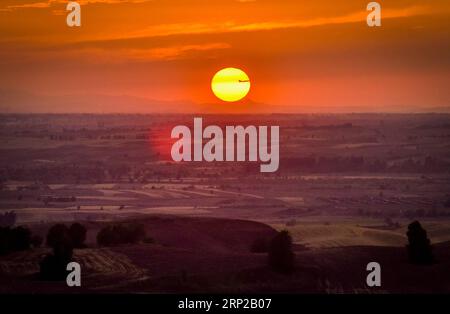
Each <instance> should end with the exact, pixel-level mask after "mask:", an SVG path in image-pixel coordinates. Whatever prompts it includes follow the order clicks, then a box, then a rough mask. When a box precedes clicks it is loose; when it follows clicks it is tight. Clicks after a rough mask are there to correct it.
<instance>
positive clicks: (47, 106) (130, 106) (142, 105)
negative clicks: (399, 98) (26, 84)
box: [0, 89, 450, 114]
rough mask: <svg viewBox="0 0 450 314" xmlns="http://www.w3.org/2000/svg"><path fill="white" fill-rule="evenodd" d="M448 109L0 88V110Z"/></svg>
mask: <svg viewBox="0 0 450 314" xmlns="http://www.w3.org/2000/svg"><path fill="white" fill-rule="evenodd" d="M314 112H319V113H350V112H355V113H356V112H361V113H366V112H367V113H370V112H387V113H390V112H392V113H426V112H436V113H450V105H448V106H439V107H415V108H410V107H406V106H402V107H400V106H399V107H398V108H392V107H389V108H381V107H377V108H367V107H364V106H361V107H358V106H337V105H335V106H327V107H323V106H322V107H318V106H280V105H278V106H277V105H271V104H264V103H258V102H254V101H252V100H245V101H243V102H238V103H220V102H216V103H201V104H197V103H194V102H192V101H184V100H180V101H164V100H156V99H151V98H145V97H137V96H131V95H115V96H112V95H105V94H77V95H75V94H73V95H45V94H37V93H30V92H25V91H11V90H2V89H0V113H236V114H239V113H242V114H245V113H314Z"/></svg>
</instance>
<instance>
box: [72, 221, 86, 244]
mask: <svg viewBox="0 0 450 314" xmlns="http://www.w3.org/2000/svg"><path fill="white" fill-rule="evenodd" d="M86 232H87V230H86V228H85V227H84V226H83V225H82V224H80V223H78V222H76V223H74V224H72V225H71V226H70V228H69V236H70V239H71V240H72V245H73V247H74V248H77V249H80V248H84V247H86V245H85V244H84V241H85V240H86Z"/></svg>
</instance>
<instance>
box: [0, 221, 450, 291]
mask: <svg viewBox="0 0 450 314" xmlns="http://www.w3.org/2000/svg"><path fill="white" fill-rule="evenodd" d="M129 222H139V223H142V224H144V225H145V229H146V233H147V235H148V236H151V237H152V238H153V239H154V243H139V244H133V245H121V246H115V247H109V248H99V247H96V246H95V235H96V233H97V232H98V230H100V228H101V227H103V226H104V225H106V224H107V222H90V223H85V225H86V226H87V227H88V230H89V232H88V245H89V248H87V249H80V250H75V254H74V258H75V260H76V261H78V262H79V263H80V264H81V266H82V287H81V288H68V287H67V286H66V285H65V282H42V281H39V280H38V279H37V276H36V274H37V272H38V270H39V261H40V260H41V259H42V258H43V256H44V255H45V254H46V253H47V252H48V251H49V249H47V248H41V249H33V250H29V251H24V252H17V253H13V254H9V255H6V256H2V257H0V282H1V283H2V284H1V285H0V292H3V293H18V292H20V293H24V292H34V293H55V292H56V293H71V292H89V293H103V292H124V293H145V292H213V293H214V292H234V293H239V292H287V293H396V292H399V293H443V292H446V293H449V292H450V273H449V271H448V270H449V269H450V243H441V244H439V245H435V246H434V253H435V256H436V258H437V263H435V264H434V265H431V266H415V265H411V264H409V263H408V261H407V258H406V250H405V248H401V247H376V246H365V247H336V248H322V249H311V250H304V249H301V248H300V247H296V270H295V271H294V273H293V274H291V275H282V274H277V273H274V272H273V271H271V270H270V269H269V268H268V267H267V266H266V265H267V256H266V254H265V253H252V252H251V250H250V246H251V244H252V243H253V241H254V240H255V239H257V238H261V237H263V238H271V237H273V236H274V235H275V233H276V231H275V230H274V229H272V228H271V227H269V226H267V225H265V224H262V223H258V222H252V221H243V220H231V219H216V218H193V217H176V216H151V217H144V218H140V219H135V220H132V221H127V223H129ZM33 228H34V230H35V232H37V233H43V232H44V231H45V229H46V228H48V226H45V225H37V226H34V227H33ZM369 262H378V263H380V265H381V268H382V286H381V287H380V288H369V287H367V286H366V276H367V273H368V272H367V271H366V265H367V263H369Z"/></svg>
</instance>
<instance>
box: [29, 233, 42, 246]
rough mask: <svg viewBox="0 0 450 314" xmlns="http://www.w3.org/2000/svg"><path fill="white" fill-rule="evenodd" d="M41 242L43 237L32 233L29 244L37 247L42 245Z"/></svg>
mask: <svg viewBox="0 0 450 314" xmlns="http://www.w3.org/2000/svg"><path fill="white" fill-rule="evenodd" d="M42 242H44V239H42V237H41V236H40V235H37V234H36V235H33V236H32V237H31V245H32V246H33V247H34V248H38V247H41V245H42Z"/></svg>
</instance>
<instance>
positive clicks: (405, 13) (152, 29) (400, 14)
mask: <svg viewBox="0 0 450 314" xmlns="http://www.w3.org/2000/svg"><path fill="white" fill-rule="evenodd" d="M437 12H439V13H442V12H441V11H440V10H439V11H437V9H435V8H432V7H428V6H411V7H405V8H399V9H385V10H383V11H382V16H383V19H391V18H404V17H412V16H418V15H430V14H434V13H437ZM366 18H367V11H365V10H361V11H358V12H353V13H350V14H346V15H338V16H330V17H318V18H312V19H304V20H284V21H263V22H257V23H236V22H233V21H228V22H221V23H208V24H206V23H172V24H159V25H152V26H149V27H145V28H141V29H139V30H136V31H131V32H127V33H125V34H121V35H120V36H115V35H112V36H110V37H109V38H106V40H115V39H117V40H120V39H131V38H144V37H161V36H173V35H196V34H214V33H233V32H244V31H264V30H278V29H290V28H307V27H315V26H325V25H333V24H346V23H358V22H364V23H365V21H366ZM103 39H105V37H103Z"/></svg>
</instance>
